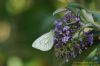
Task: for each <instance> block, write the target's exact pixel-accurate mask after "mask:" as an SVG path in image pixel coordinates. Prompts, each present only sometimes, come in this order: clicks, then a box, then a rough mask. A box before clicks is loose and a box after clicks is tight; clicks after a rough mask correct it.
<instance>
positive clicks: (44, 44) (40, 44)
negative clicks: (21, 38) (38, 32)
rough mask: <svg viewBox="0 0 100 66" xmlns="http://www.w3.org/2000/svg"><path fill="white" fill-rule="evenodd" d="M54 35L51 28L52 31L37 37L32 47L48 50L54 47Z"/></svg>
mask: <svg viewBox="0 0 100 66" xmlns="http://www.w3.org/2000/svg"><path fill="white" fill-rule="evenodd" d="M53 37H54V31H53V30H51V31H50V32H48V33H46V34H44V35H42V36H40V37H39V38H38V39H36V40H35V41H34V42H33V44H32V47H33V48H36V49H39V50H41V51H48V50H50V49H51V48H52V47H53V44H54V40H53Z"/></svg>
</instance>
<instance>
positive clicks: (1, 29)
mask: <svg viewBox="0 0 100 66" xmlns="http://www.w3.org/2000/svg"><path fill="white" fill-rule="evenodd" d="M71 2H77V3H80V4H81V5H84V6H85V7H86V8H87V9H90V10H94V11H100V7H99V6H100V5H99V4H100V0H0V66H51V64H52V62H51V61H52V53H51V51H49V52H41V51H39V50H36V49H33V48H32V42H33V41H34V40H35V39H36V38H37V37H38V36H40V35H42V34H43V33H45V32H48V31H49V30H50V29H52V27H53V22H54V20H55V17H54V16H53V15H52V13H53V12H54V11H55V10H56V9H57V8H59V7H64V6H66V5H67V4H68V3H71ZM93 49H94V48H93ZM99 50H100V49H99ZM96 51H98V49H96V48H95V49H94V51H93V52H92V53H91V52H89V53H90V54H87V55H86V56H87V57H88V55H89V57H92V56H93V57H94V58H95V57H96V58H95V59H97V60H99V63H100V58H99V59H98V57H99V55H100V52H99V54H96V53H97V52H96ZM86 56H85V57H86ZM76 60H77V59H76ZM66 64H67V63H66ZM66 64H65V66H66ZM73 66H74V65H73Z"/></svg>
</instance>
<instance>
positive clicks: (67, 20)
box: [54, 10, 93, 62]
mask: <svg viewBox="0 0 100 66" xmlns="http://www.w3.org/2000/svg"><path fill="white" fill-rule="evenodd" d="M82 26H83V24H82V22H81V19H80V17H79V16H77V15H75V14H74V13H73V12H72V11H69V10H67V11H66V12H65V13H64V16H63V17H61V18H60V19H58V20H56V21H55V27H54V32H55V35H54V52H55V56H56V57H60V58H63V57H66V61H67V62H68V60H69V59H73V58H75V57H76V56H77V54H80V53H81V52H82V50H84V49H87V48H88V47H89V46H91V45H92V44H93V33H92V30H89V31H86V32H85V31H81V33H82V35H80V33H79V37H78V38H74V39H73V36H74V35H75V34H76V32H77V31H78V30H80V29H81V28H82Z"/></svg>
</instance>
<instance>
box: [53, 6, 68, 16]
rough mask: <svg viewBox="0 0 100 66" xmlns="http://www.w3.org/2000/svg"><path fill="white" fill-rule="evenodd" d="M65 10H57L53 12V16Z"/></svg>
mask: <svg viewBox="0 0 100 66" xmlns="http://www.w3.org/2000/svg"><path fill="white" fill-rule="evenodd" d="M65 10H66V8H64V7H63V8H59V9H57V10H56V11H54V12H53V15H56V14H58V13H60V12H63V11H65Z"/></svg>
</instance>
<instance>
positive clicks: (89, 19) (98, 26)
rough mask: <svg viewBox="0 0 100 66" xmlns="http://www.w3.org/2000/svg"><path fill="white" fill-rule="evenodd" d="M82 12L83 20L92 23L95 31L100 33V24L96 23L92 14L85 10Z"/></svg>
mask: <svg viewBox="0 0 100 66" xmlns="http://www.w3.org/2000/svg"><path fill="white" fill-rule="evenodd" d="M81 12H82V15H83V18H85V20H86V21H87V23H88V22H90V23H92V24H93V26H94V27H93V28H94V29H95V30H99V31H100V23H98V22H95V21H94V19H93V16H92V13H90V12H87V11H86V10H85V9H82V10H81Z"/></svg>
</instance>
